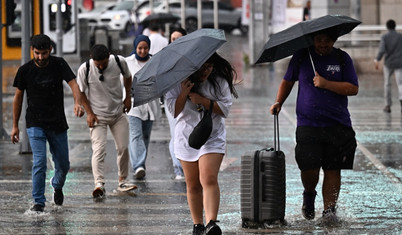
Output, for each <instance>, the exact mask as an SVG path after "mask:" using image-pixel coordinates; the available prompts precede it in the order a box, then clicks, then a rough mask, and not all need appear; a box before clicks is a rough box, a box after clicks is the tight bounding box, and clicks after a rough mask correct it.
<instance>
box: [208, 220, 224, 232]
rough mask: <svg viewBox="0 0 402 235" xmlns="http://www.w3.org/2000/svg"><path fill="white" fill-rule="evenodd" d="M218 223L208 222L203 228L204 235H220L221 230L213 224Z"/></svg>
mask: <svg viewBox="0 0 402 235" xmlns="http://www.w3.org/2000/svg"><path fill="white" fill-rule="evenodd" d="M215 222H219V221H213V220H210V221H209V223H208V224H207V226H206V227H205V234H207V235H221V234H222V230H221V228H219V226H218V225H217V224H216V223H215Z"/></svg>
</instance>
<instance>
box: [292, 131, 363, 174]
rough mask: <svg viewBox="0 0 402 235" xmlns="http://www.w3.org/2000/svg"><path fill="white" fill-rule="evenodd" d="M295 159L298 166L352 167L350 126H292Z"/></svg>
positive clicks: (353, 138)
mask: <svg viewBox="0 0 402 235" xmlns="http://www.w3.org/2000/svg"><path fill="white" fill-rule="evenodd" d="M296 143H297V144H296V148H295V155H296V162H297V164H298V166H299V169H300V170H302V171H304V170H311V169H317V168H320V167H322V169H323V170H339V169H353V161H354V156H355V151H356V146H357V144H356V138H355V132H354V130H353V128H352V127H348V126H343V125H339V126H332V127H307V126H299V127H297V129H296Z"/></svg>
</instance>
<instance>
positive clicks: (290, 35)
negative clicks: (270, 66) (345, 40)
mask: <svg viewBox="0 0 402 235" xmlns="http://www.w3.org/2000/svg"><path fill="white" fill-rule="evenodd" d="M360 23H361V22H360V21H358V20H355V19H353V18H350V17H348V16H343V15H326V16H322V17H320V18H316V19H313V20H307V21H302V22H300V23H297V24H295V25H293V26H291V27H289V28H287V29H285V30H283V31H280V32H278V33H275V34H273V35H271V37H270V39H269V40H268V42H267V43H266V44H265V46H264V48H263V49H262V51H261V52H260V55H259V56H258V60H257V62H256V64H259V63H264V62H274V61H277V60H280V59H282V58H285V57H287V56H290V55H292V54H294V53H295V52H296V51H298V50H300V49H302V48H307V47H310V46H312V45H313V38H312V34H313V33H315V32H318V31H321V30H325V29H331V30H333V31H334V32H336V33H337V36H338V37H339V36H342V35H344V34H347V33H349V32H350V31H352V30H353V29H354V28H355V27H356V26H357V25H359V24H360Z"/></svg>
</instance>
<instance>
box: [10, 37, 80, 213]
mask: <svg viewBox="0 0 402 235" xmlns="http://www.w3.org/2000/svg"><path fill="white" fill-rule="evenodd" d="M31 51H32V53H33V57H34V58H33V59H32V60H30V61H29V62H27V63H26V64H24V65H22V66H21V67H20V68H19V69H18V71H17V74H16V76H15V79H14V84H13V86H14V87H16V90H15V96H14V101H13V128H12V131H11V142H12V143H13V144H15V143H18V142H19V132H20V130H19V127H18V122H19V119H20V116H21V110H22V101H23V98H24V92H25V91H26V94H27V101H28V107H27V110H26V117H25V120H26V128H27V134H28V138H29V142H30V145H31V149H32V154H33V165H32V197H33V199H34V205H33V206H32V208H31V209H30V210H31V211H34V212H42V211H43V210H44V207H45V202H46V197H45V184H46V182H45V181H46V169H47V166H46V163H47V156H46V141H47V142H48V143H49V147H50V152H51V153H52V159H53V161H54V168H55V169H54V176H53V177H52V178H51V179H50V184H51V186H52V187H53V189H54V194H53V201H54V204H56V205H62V204H63V200H64V195H63V191H62V189H63V186H64V183H65V180H66V175H67V173H68V171H69V169H70V162H69V156H68V154H69V152H68V139H67V129H68V125H67V120H66V115H65V112H64V93H63V81H66V82H67V83H68V85H69V86H70V87H71V90H72V92H73V97H74V114H75V115H76V116H77V117H81V116H82V115H84V109H83V107H82V106H81V93H80V91H79V88H78V85H77V82H76V81H75V74H74V73H73V71H72V70H71V68H70V67H69V65H68V64H67V62H66V61H65V60H64V59H63V58H59V57H54V56H51V55H50V52H51V51H52V46H51V41H50V38H49V37H48V36H47V35H44V34H38V35H35V36H33V37H32V39H31Z"/></svg>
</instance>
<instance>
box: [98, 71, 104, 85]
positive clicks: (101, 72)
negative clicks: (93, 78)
mask: <svg viewBox="0 0 402 235" xmlns="http://www.w3.org/2000/svg"><path fill="white" fill-rule="evenodd" d="M99 73H100V74H101V75H100V76H99V81H101V82H103V81H104V80H105V77H104V76H103V71H101V70H99Z"/></svg>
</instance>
